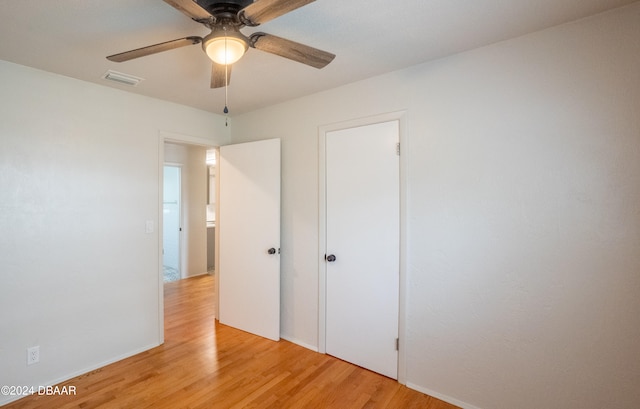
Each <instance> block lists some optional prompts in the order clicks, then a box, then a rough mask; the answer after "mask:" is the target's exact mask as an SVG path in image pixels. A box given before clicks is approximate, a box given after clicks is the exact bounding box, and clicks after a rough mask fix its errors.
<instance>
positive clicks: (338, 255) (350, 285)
mask: <svg viewBox="0 0 640 409" xmlns="http://www.w3.org/2000/svg"><path fill="white" fill-rule="evenodd" d="M398 142H399V122H398V121H390V122H383V123H378V124H373V125H366V126H361V127H356V128H350V129H344V130H339V131H333V132H327V133H326V241H327V244H326V249H327V263H326V268H327V272H326V287H327V290H326V297H327V299H326V351H327V353H328V354H331V355H334V356H336V357H338V358H341V359H344V360H346V361H349V362H352V363H354V364H357V365H359V366H362V367H365V368H368V369H370V370H372V371H375V372H378V373H381V374H383V375H386V376H388V377H391V378H394V379H397V377H398V351H397V348H396V339H397V337H398V310H399V285H400V284H399V275H400V258H399V254H400V175H399V172H400V168H399V165H400V163H399V156H398V154H397V150H396V149H397V143H398Z"/></svg>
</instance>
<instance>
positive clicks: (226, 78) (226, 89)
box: [222, 27, 229, 126]
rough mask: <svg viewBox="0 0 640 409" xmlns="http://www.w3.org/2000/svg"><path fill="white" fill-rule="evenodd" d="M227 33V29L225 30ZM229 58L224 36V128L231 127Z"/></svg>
mask: <svg viewBox="0 0 640 409" xmlns="http://www.w3.org/2000/svg"><path fill="white" fill-rule="evenodd" d="M224 30H225V31H227V29H226V27H225V29H224ZM228 58H229V54H228V53H227V35H226V34H225V36H224V110H223V111H222V112H224V114H225V119H224V126H229V108H228V106H227V104H228V100H229V64H227V59H228Z"/></svg>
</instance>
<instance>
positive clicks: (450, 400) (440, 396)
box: [407, 382, 481, 409]
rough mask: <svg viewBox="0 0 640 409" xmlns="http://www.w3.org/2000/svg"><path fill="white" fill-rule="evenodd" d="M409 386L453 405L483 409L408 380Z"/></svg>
mask: <svg viewBox="0 0 640 409" xmlns="http://www.w3.org/2000/svg"><path fill="white" fill-rule="evenodd" d="M407 388H410V389H413V390H416V391H418V392H422V393H424V394H425V395H429V396H433V397H434V398H438V399H440V400H442V401H445V402H447V403H450V404H452V405H456V406H459V407H461V408H463V409H481V408H479V407H477V406H473V405H471V404H469V403H466V402H463V401H461V400H458V399H455V398H452V397H451V396H447V395H443V394H441V393H438V392H435V391H432V390H430V389H427V388H424V387H422V386H419V385H416V384H414V383H411V382H407Z"/></svg>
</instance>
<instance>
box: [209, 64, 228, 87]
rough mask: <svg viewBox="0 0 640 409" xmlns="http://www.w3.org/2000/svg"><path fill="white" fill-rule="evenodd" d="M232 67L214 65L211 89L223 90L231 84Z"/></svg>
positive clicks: (212, 67)
mask: <svg viewBox="0 0 640 409" xmlns="http://www.w3.org/2000/svg"><path fill="white" fill-rule="evenodd" d="M231 67H232V65H227V66H226V69H225V66H224V65H222V64H216V63H213V65H212V66H211V88H222V87H224V86H226V85H229V83H230V82H231ZM225 75H226V79H225Z"/></svg>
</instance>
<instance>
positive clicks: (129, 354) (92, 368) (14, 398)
mask: <svg viewBox="0 0 640 409" xmlns="http://www.w3.org/2000/svg"><path fill="white" fill-rule="evenodd" d="M160 345H161V344H157V343H153V344H148V345H146V346H144V347H142V348H137V349H134V350H133V351H129V352H126V353H124V354H122V355H118V356H116V357H115V358H112V359H108V360H106V361H102V362H100V363H98V364H95V365H91V366H88V367H86V368H84V369H80V370H78V371H73V372H71V373H70V374H66V375H64V376H61V377H59V378H55V379H53V380H50V381H47V382H44V383H42V384H39V385H27V386H33V387H34V388H35V389H36V390H37V389H38V388H39V387H40V386H54V385H57V384H59V383H62V382H65V381H68V380H70V379H73V378H75V377H77V376H80V375H85V374H88V373H89V372H92V371H95V370H96V369H100V368H103V367H105V366H107V365H111V364H113V363H116V362H118V361H122V360H123V359H127V358H131V357H132V356H134V355H138V354H140V353H142V352H145V351H148V350H150V349H153V348H156V347H159V346H160ZM2 397H3V396H1V395H0V406H4V405H7V404H9V403H11V402H15V401H17V400H19V399H21V398H24V396H10V397H9V399H7V400H3V399H1V398H2Z"/></svg>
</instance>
